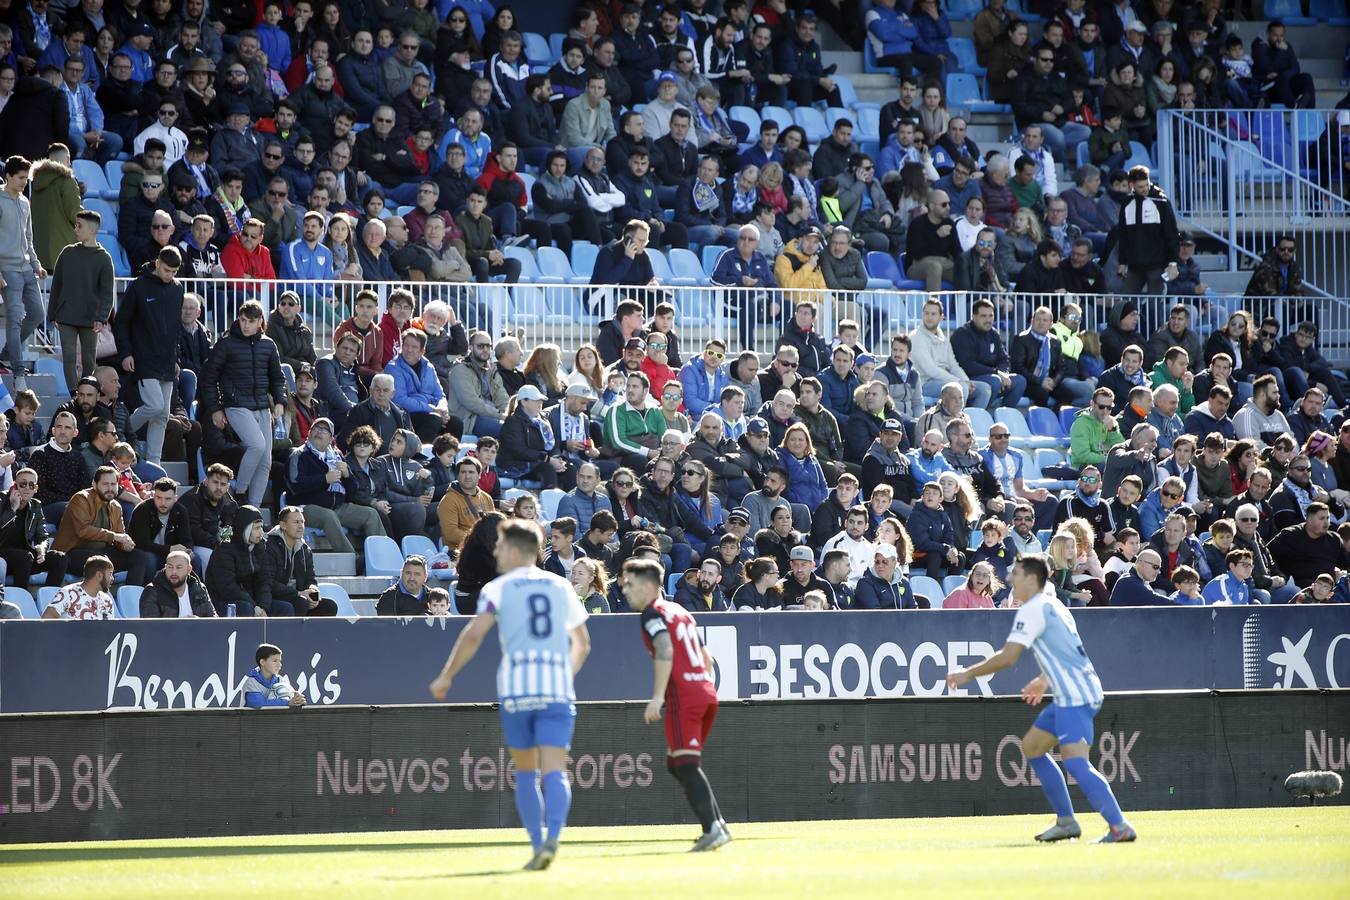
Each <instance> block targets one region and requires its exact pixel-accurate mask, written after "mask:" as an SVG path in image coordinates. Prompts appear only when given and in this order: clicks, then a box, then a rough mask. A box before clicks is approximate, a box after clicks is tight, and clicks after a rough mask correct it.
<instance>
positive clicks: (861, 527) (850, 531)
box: [820, 507, 876, 587]
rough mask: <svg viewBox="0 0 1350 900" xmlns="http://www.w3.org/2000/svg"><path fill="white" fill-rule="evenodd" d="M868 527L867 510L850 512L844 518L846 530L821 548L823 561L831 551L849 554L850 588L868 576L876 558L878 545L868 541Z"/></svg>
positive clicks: (858, 509) (859, 508)
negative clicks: (864, 576)
mask: <svg viewBox="0 0 1350 900" xmlns="http://www.w3.org/2000/svg"><path fill="white" fill-rule="evenodd" d="M867 525H868V516H867V512H866V511H865V510H863V509H862V508H861V507H857V508H855V509H853V510H850V511H849V513H848V515H846V516H844V530H843V531H841V532H839V533H838V534H836V535H835V536H834V537H832V538H830V539H829V540H828V541H826V542H825V544H824V546H822V547H821V548H820V557H821V560H822V561H823V560H824V558H825V554H826V553H829V552H830V551H831V550H842V551H844V552H845V553H847V554H848V560H849V571H848V586H849V587H854V586H856V585H857V583H858V579H859V578H862V577H863V575H865V574H867V567H868V566H870V565H871V564H872V562H873V558H874V557H875V556H876V544H873V543H872V542H871V541H869V540H868V539H867Z"/></svg>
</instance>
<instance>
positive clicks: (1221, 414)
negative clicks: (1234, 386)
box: [1182, 384, 1236, 441]
mask: <svg viewBox="0 0 1350 900" xmlns="http://www.w3.org/2000/svg"><path fill="white" fill-rule="evenodd" d="M1232 402H1233V394H1232V392H1231V391H1229V390H1228V388H1227V387H1225V386H1224V385H1222V384H1216V385H1214V386H1213V387H1212V388H1210V389H1209V399H1208V400H1206V401H1205V402H1204V403H1200V404H1197V405H1196V406H1195V407H1194V408H1192V409H1191V411H1190V413H1189V414H1188V415H1187V416H1186V421H1185V423H1184V424H1183V425H1182V430H1183V431H1184V432H1185V433H1186V434H1189V435H1192V436H1194V437H1195V438H1197V439H1204V438H1206V437H1208V436H1209V435H1211V434H1214V433H1216V432H1217V433H1218V434H1220V435H1222V436H1223V437H1224V439H1225V440H1228V441H1233V440H1236V435H1235V434H1234V432H1233V420H1232V419H1230V418H1228V407H1229V405H1230V404H1232Z"/></svg>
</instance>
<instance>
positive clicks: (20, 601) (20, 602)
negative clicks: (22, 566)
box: [5, 587, 42, 619]
mask: <svg viewBox="0 0 1350 900" xmlns="http://www.w3.org/2000/svg"><path fill="white" fill-rule="evenodd" d="M5 600H6V602H9V603H13V604H14V605H15V606H17V607H18V608H19V615H21V616H23V618H25V619H40V618H42V614H41V613H39V612H38V608H37V601H35V600H34V599H33V595H32V594H30V593H28V591H26V590H24V589H23V588H19V587H7V588H5Z"/></svg>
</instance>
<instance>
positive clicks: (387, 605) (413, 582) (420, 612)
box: [375, 554, 450, 616]
mask: <svg viewBox="0 0 1350 900" xmlns="http://www.w3.org/2000/svg"><path fill="white" fill-rule="evenodd" d="M433 604H435V605H436V606H437V607H438V608H440V609H448V608H449V605H450V595H449V594H447V593H446V592H445V591H444V590H442V589H441V588H437V587H427V561H426V560H425V559H424V558H422V557H421V556H418V555H416V554H414V555H412V556H409V557H408V558H406V559H404V560H403V570H402V571H401V572H400V573H399V577H398V582H397V583H395V584H394V585H392V586H391V587H389V588H388V589H386V590H385V592H384V593H383V594H381V595H380V599H379V600H377V601H375V614H376V615H380V616H425V615H428V614H429V611H430V609H431V607H432V605H433Z"/></svg>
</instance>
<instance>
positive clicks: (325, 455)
mask: <svg viewBox="0 0 1350 900" xmlns="http://www.w3.org/2000/svg"><path fill="white" fill-rule="evenodd" d="M305 446H306V447H308V448H309V452H310V453H313V454H314V455H315V456H317V457H318V458H319V459H320V460H321V461H322V462H323V464H324V465H325V466H327V467H328V468H329V470H330V471H331V470H332V469H335V468H337V465H338V463H340V462H342V454H341V453H339V452H337V450H336V449H334V448H333V447H331V446H330V447H329V448H328V449H327V450H324V451H323V452H322V453H320V452H319V449H318V448H317V447H315V446H314V445H313V444H311V443H308V442H306V444H305ZM328 493H330V494H342V495H344V496H345V495H346V493H347V489H346V488H345V487H343V486H342V482H341V481H340V480H339V481H335V482H333V483H332V484H330V485H329V486H328Z"/></svg>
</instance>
